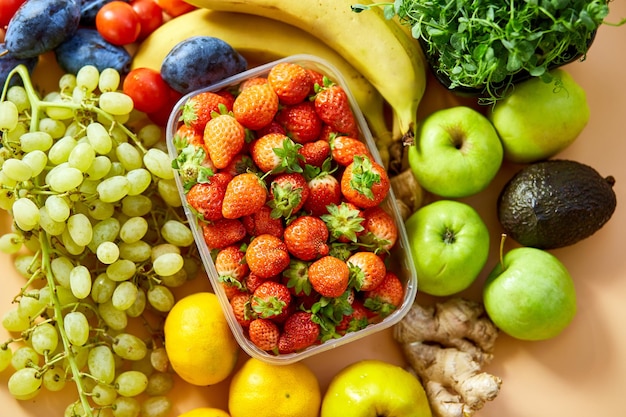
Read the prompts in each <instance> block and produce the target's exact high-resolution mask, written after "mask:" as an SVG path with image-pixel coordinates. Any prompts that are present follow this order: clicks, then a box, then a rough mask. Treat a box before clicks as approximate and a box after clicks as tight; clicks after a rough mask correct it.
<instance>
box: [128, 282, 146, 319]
mask: <svg viewBox="0 0 626 417" xmlns="http://www.w3.org/2000/svg"><path fill="white" fill-rule="evenodd" d="M146 301H147V299H146V293H145V292H144V290H143V289H141V288H140V289H139V290H138V291H137V297H136V298H135V302H133V305H131V306H130V307H128V308H127V309H126V315H127V316H128V317H139V316H141V314H142V313H143V312H144V310H145V309H146Z"/></svg>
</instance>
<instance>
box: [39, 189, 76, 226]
mask: <svg viewBox="0 0 626 417" xmlns="http://www.w3.org/2000/svg"><path fill="white" fill-rule="evenodd" d="M45 206H46V208H47V209H48V214H49V215H50V218H51V219H52V220H54V221H56V222H65V221H66V220H67V219H68V217H70V205H69V203H68V202H67V200H66V199H65V198H64V197H62V196H60V195H56V194H53V195H51V196H48V198H46V202H45Z"/></svg>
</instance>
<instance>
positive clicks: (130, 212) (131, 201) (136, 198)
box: [122, 195, 152, 217]
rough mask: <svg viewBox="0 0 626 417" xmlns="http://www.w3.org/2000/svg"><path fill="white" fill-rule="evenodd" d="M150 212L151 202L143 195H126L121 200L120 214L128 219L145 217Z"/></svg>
mask: <svg viewBox="0 0 626 417" xmlns="http://www.w3.org/2000/svg"><path fill="white" fill-rule="evenodd" d="M150 211H152V200H151V199H150V197H147V196H145V195H128V196H126V197H124V199H122V213H124V214H125V215H127V216H128V217H139V216H145V215H146V214H148V213H150Z"/></svg>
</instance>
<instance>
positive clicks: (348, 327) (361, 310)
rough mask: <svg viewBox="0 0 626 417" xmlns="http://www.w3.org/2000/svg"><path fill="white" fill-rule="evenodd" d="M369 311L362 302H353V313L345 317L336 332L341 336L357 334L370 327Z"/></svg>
mask: <svg viewBox="0 0 626 417" xmlns="http://www.w3.org/2000/svg"><path fill="white" fill-rule="evenodd" d="M369 314H370V313H369V310H368V309H366V308H365V306H363V304H362V303H361V302H360V301H356V300H355V301H354V302H352V313H350V314H347V315H345V316H343V319H342V320H341V322H340V323H339V324H338V325H337V326H336V328H335V330H336V331H337V332H338V333H339V334H345V333H349V332H356V331H359V330H361V329H364V328H366V327H367V326H368V325H369Z"/></svg>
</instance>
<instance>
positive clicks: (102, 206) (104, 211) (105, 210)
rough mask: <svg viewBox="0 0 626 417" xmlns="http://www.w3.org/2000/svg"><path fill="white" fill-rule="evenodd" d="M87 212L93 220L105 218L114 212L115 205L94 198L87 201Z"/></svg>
mask: <svg viewBox="0 0 626 417" xmlns="http://www.w3.org/2000/svg"><path fill="white" fill-rule="evenodd" d="M88 214H89V216H91V218H92V219H94V220H106V219H108V218H110V217H112V216H113V215H114V214H115V205H113V204H112V203H105V202H104V201H101V200H100V199H95V200H93V201H91V202H90V203H89V208H88Z"/></svg>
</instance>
